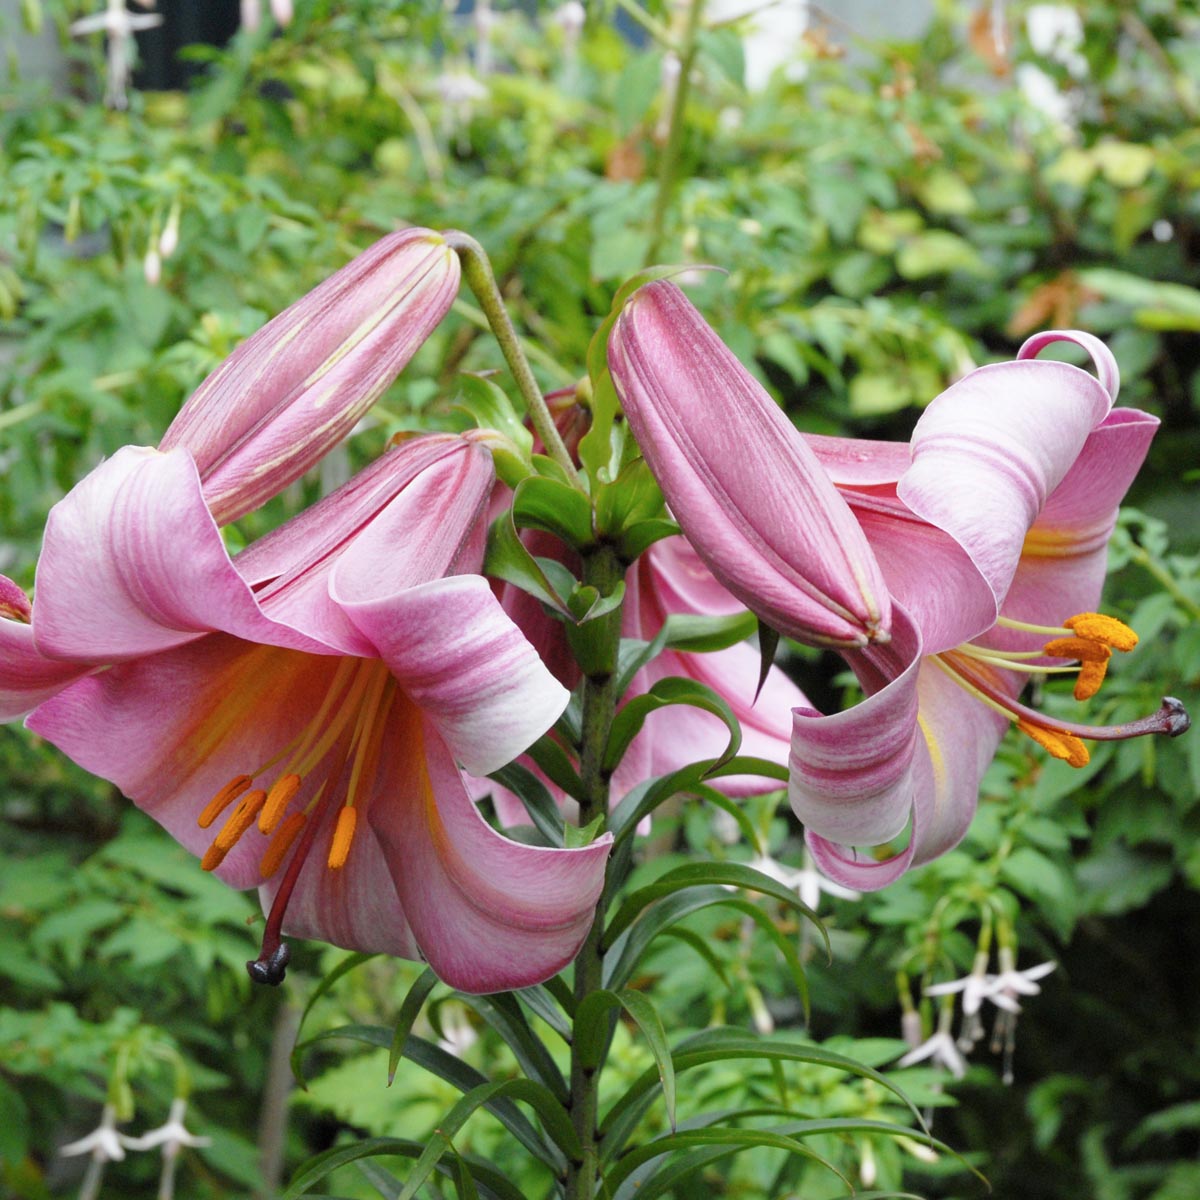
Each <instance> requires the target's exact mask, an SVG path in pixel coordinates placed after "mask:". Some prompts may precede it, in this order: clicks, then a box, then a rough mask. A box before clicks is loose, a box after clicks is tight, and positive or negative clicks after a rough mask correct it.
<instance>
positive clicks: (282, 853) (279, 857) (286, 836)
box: [258, 812, 308, 879]
mask: <svg viewBox="0 0 1200 1200" xmlns="http://www.w3.org/2000/svg"><path fill="white" fill-rule="evenodd" d="M307 819H308V818H307V817H305V815H304V814H303V813H302V812H293V813H288V815H287V816H286V817H285V818H284V821H283V824H282V825H280V826H279V828H278V829H277V830H276V831H275V836H274V837H273V838H272V839H271V843H270V845H268V846H267V850H266V853H265V854H264V855H263V856H262V862H260V863H259V864H258V870H259V874H260V875H262V877H263V878H264V879H270V877H271V876H272V875H274V874H275V872H276V871H278V870H279V868H280V866H282V865H283V860H284V858H286V857H287V852H288V851H289V850H290V849H291V848H292V843H293V842H294V841H295V840H296V835H297V834H298V833H299V832H300V830H301V829H303V828H304V823H305V821H306V820H307ZM261 827H262V822H261V821H260V822H259V828H261Z"/></svg>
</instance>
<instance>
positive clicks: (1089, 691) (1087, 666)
mask: <svg viewBox="0 0 1200 1200" xmlns="http://www.w3.org/2000/svg"><path fill="white" fill-rule="evenodd" d="M1107 673H1108V659H1106V658H1104V659H1100V660H1099V661H1098V662H1085V663H1084V664H1083V665H1082V666H1081V667H1080V668H1079V674H1078V675H1077V676H1076V677H1075V699H1076V700H1090V699H1091V698H1092V697H1093V696H1094V695H1095V694H1096V693H1097V692H1098V691H1099V690H1100V685H1101V684H1102V683H1103V682H1104V676H1105V675H1106V674H1107Z"/></svg>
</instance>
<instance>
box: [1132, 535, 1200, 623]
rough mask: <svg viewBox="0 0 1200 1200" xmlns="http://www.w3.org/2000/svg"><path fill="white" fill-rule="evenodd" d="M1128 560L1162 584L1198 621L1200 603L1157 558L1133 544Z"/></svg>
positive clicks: (1199, 617) (1164, 589)
mask: <svg viewBox="0 0 1200 1200" xmlns="http://www.w3.org/2000/svg"><path fill="white" fill-rule="evenodd" d="M1129 557H1130V560H1131V561H1133V562H1135V563H1137V564H1138V566H1139V567H1141V568H1142V569H1143V570H1145V571H1147V572H1148V573H1149V574H1150V575H1151V576H1152V577H1153V578H1154V579H1155V580H1156V581H1157V582H1158V583H1160V584H1161V585H1162V589H1163V591H1164V592H1166V593H1167V594H1168V595H1169V596H1170V597H1171V598H1172V599H1173V600H1174V601H1175V602H1176V603H1177V604H1178V605H1179V606H1180V608H1182V609H1184V610H1185V611H1186V612H1187V613H1188V614H1190V615H1191V616H1192V617H1194V618H1195V619H1196V620H1198V621H1200V605H1197V604H1196V602H1195V601H1194V600H1193V599H1192V598H1191V597H1190V596H1189V595H1188V594H1187V592H1185V591H1184V590H1183V588H1181V587H1180V586H1179V581H1178V580H1177V579H1176V578H1175V576H1174V575H1172V574H1171V572H1170V571H1168V570H1167V568H1166V567H1164V566H1163V564H1162V563H1160V562H1159V561H1158V559H1156V558H1154V557H1153V556H1152V555H1151V554H1150V553H1149V551H1147V550H1145V549H1143V548H1142V547H1141V546H1134V547H1133V549H1132V550H1130V552H1129Z"/></svg>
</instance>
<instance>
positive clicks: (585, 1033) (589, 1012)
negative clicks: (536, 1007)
mask: <svg viewBox="0 0 1200 1200" xmlns="http://www.w3.org/2000/svg"><path fill="white" fill-rule="evenodd" d="M617 1008H623V1009H624V1010H625V1011H626V1012H627V1013H628V1014H629V1016H630V1017H631V1018H632V1019H633V1021H634V1023H635V1024H636V1025H637V1027H638V1028H639V1029H640V1030H641V1031H642V1036H643V1037H645V1039H646V1042H647V1043H648V1045H649V1046H650V1053H651V1054H653V1055H654V1064H655V1066H656V1068H657V1070H658V1078H659V1082H660V1084H661V1085H662V1091H663V1100H664V1102H665V1103H666V1107H667V1119H668V1120H669V1121H670V1122H671V1128H672V1129H674V1128H675V1067H674V1064H673V1063H672V1061H671V1047H670V1045H669V1043H668V1042H667V1033H666V1030H665V1029H664V1028H663V1023H662V1019H661V1018H660V1017H659V1015H658V1010H657V1009H656V1008H655V1007H654V1005H653V1003H651V1001H650V1000H649V999H648V998H647V997H646V996H643V995H642V993H641V992H635V991H631V990H630V989H629V988H623V989H622V990H621V991H619V992H613V991H609V990H607V989H601V990H599V991H595V992H591V993H589V994H588V995H587V997H585V999H584V1001H583V1003H582V1004H580V1006H579V1011H578V1013H576V1015H575V1053H576V1054H577V1055H578V1056H579V1061H580V1064H581V1065H582V1067H583V1069H584V1070H585V1071H595V1070H598V1069H599V1067H600V1065H601V1063H602V1062H603V1061H604V1058H605V1054H606V1051H607V1049H608V1044H609V1041H610V1039H611V1038H612V1021H611V1018H610V1014H611V1012H612V1010H613V1009H617Z"/></svg>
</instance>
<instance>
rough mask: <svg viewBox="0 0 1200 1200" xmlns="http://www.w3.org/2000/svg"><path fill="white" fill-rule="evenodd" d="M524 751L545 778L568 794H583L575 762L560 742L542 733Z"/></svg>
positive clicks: (576, 796) (560, 820)
mask: <svg viewBox="0 0 1200 1200" xmlns="http://www.w3.org/2000/svg"><path fill="white" fill-rule="evenodd" d="M525 753H526V754H528V755H529V757H530V758H532V759H533V761H534V762H535V763H537V765H538V766H539V767H540V768H541V770H542V773H543V774H544V775H545V776H546V778H547V779H549V780H550V782H551V783H553V784H554V785H555V786H556V787H560V788H562V790H563V791H564V792H566V793H567V795H568V796H574V797H575V799H576V800H578V799H579V797H580V796H582V795H583V784H582V783H581V782H580V779H579V773H578V772H577V771H576V770H575V764H574V763H573V762H572V761H571V758H570V755H568V754H567V751H566V749H565V748H564V747H563V745H562V743H561V742H559V741H556V740H555V739H554V738H552V737H550V736H548V735H543V736H542V737H540V738H538V740H537V741H536V742H534V743H533V745H532V746H530V747H529V749H528V750H526V751H525ZM561 823H562V816H561V814H560V815H559V824H560V827H561Z"/></svg>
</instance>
